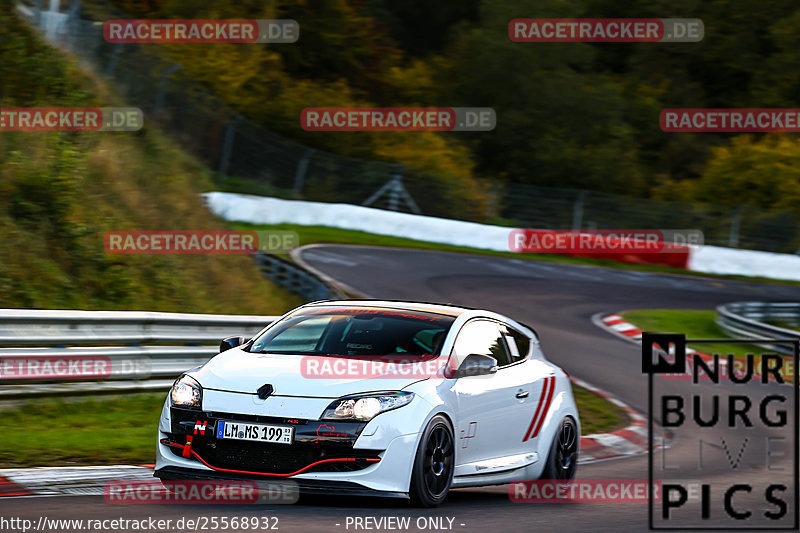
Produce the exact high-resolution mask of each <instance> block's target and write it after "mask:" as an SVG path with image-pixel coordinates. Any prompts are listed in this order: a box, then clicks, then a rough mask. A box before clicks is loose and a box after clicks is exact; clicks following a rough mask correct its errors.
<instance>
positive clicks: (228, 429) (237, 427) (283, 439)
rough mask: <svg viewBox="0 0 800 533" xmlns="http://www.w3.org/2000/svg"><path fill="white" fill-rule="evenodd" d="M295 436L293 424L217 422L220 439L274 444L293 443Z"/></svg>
mask: <svg viewBox="0 0 800 533" xmlns="http://www.w3.org/2000/svg"><path fill="white" fill-rule="evenodd" d="M293 436H294V428H293V427H292V426H274V425H271V424H249V423H247V422H231V421H230V420H220V421H219V422H218V423H217V438H218V439H237V440H250V441H256V442H271V443H274V444H291V443H292V437H293Z"/></svg>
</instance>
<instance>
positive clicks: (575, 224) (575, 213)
mask: <svg viewBox="0 0 800 533" xmlns="http://www.w3.org/2000/svg"><path fill="white" fill-rule="evenodd" d="M588 194H589V191H586V190H583V191H580V192H579V193H578V196H576V197H575V204H574V205H573V207H572V229H573V230H575V231H577V230H580V229H581V226H583V202H584V200H585V199H586V196H587V195H588Z"/></svg>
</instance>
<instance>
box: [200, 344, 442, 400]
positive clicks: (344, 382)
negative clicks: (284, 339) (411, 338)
mask: <svg viewBox="0 0 800 533" xmlns="http://www.w3.org/2000/svg"><path fill="white" fill-rule="evenodd" d="M311 359H313V360H315V362H316V364H317V365H321V364H322V363H323V362H327V363H329V364H331V365H332V364H334V363H337V361H338V363H337V364H338V365H339V367H342V366H343V365H344V364H346V363H347V362H348V359H350V360H352V359H359V358H353V357H342V356H301V355H282V354H255V353H249V352H244V351H242V350H241V349H239V348H234V349H231V350H228V351H226V352H223V353H221V354H219V355H217V356H215V357H213V358H212V359H211V360H210V361H208V362H207V363H206V364H205V365H204V366H202V367H201V368H199V369H198V370H196V371H193V372H190V375H191V376H192V377H194V378H195V379H197V381H198V382H199V383H200V385H201V386H202V387H203V388H204V389H216V390H220V391H230V392H242V393H247V394H254V393H255V392H256V391H257V390H258V388H259V387H261V386H262V385H265V384H270V385H272V386H273V390H274V392H273V395H275V396H304V397H315V398H339V397H342V396H347V395H349V394H355V393H359V392H370V391H382V390H402V389H403V388H404V387H407V386H409V385H410V384H412V383H415V382H417V381H420V380H422V379H427V378H429V377H431V376H430V375H429V374H428V373H429V369H430V368H433V367H434V366H437V367H441V366H442V365H443V362H442V360H441V359H439V358H433V359H428V361H429V363H428V364H427V365H426V366H424V367H422V366H421V365H416V367H415V366H414V365H409V364H396V365H394V366H392V365H387V366H386V367H383V368H382V369H381V370H383V372H378V373H375V372H374V371H373V370H374V368H373V367H372V366H369V368H370V369H372V370H371V371H369V372H367V373H364V372H361V371H360V369H363V368H365V367H364V366H363V364H361V363H360V361H363V360H364V359H359V366H357V367H355V368H357V369H359V371H358V372H356V373H354V374H348V373H345V376H352V377H338V376H341V375H342V374H341V373H338V372H337V373H336V376H337V377H328V376H329V375H330V374H326V373H325V372H315V371H314V369H315V368H320V366H317V367H314V366H311V365H313V364H314V363H312V361H311ZM304 360H305V362H304ZM326 368H329V367H326ZM351 368H353V367H351ZM435 375H436V374H435V373H434V376H435Z"/></svg>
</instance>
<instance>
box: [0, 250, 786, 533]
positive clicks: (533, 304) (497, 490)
mask: <svg viewBox="0 0 800 533" xmlns="http://www.w3.org/2000/svg"><path fill="white" fill-rule="evenodd" d="M301 256H302V258H303V260H304V261H305V262H307V263H308V264H309V265H311V266H313V267H314V268H315V269H317V270H319V271H321V272H323V273H325V274H326V275H328V276H330V277H332V278H334V279H336V280H339V281H341V282H343V283H345V284H347V285H348V286H350V287H351V288H353V289H355V290H357V291H359V292H361V293H363V294H365V295H367V296H370V297H377V298H387V299H414V300H423V301H437V302H451V303H454V304H460V305H466V306H470V307H479V308H486V309H490V310H495V311H498V312H501V313H504V314H507V315H509V316H511V317H513V318H516V319H518V320H520V321H522V322H525V323H527V324H529V325H531V326H533V327H534V328H535V329H536V330H537V331H538V333H539V335H540V337H541V339H542V345H543V349H544V351H545V353H546V354H547V355H548V357H549V358H550V359H551V360H553V361H554V362H556V363H558V364H559V365H561V366H562V367H563V368H565V369H566V370H567V371H568V372H569V373H570V374H571V375H573V376H575V377H577V378H580V379H583V380H586V381H588V382H590V383H592V384H593V385H596V386H598V387H600V388H602V389H604V390H606V391H608V392H611V393H613V394H615V395H616V396H618V397H619V398H620V399H622V400H623V401H625V402H627V403H628V404H629V405H631V406H633V407H634V408H636V409H638V410H640V411H643V412H645V411H646V410H647V380H646V377H645V376H644V375H642V373H641V351H640V349H639V348H638V347H637V346H636V345H634V344H633V343H630V342H628V341H625V340H623V339H620V338H618V337H615V336H613V335H610V334H609V333H608V332H606V331H604V330H602V329H600V328H599V327H597V326H596V325H594V324H593V323H592V322H591V317H592V316H593V315H594V314H596V313H599V312H609V313H611V312H617V311H622V310H626V309H638V308H687V309H712V308H713V307H714V306H716V305H718V304H721V303H725V302H732V301H738V300H762V299H763V300H775V301H777V300H797V299H798V298H800V287H798V286H787V285H777V284H775V285H772V284H761V283H752V282H741V281H727V280H716V279H710V278H702V277H694V276H675V275H664V274H653V273H643V272H635V271H625V270H614V269H605V268H596V267H585V266H574V265H563V264H556V263H542V262H534V261H526V260H521V259H511V258H498V257H492V256H480V255H464V254H452V253H441V252H432V251H415V250H401V249H389V248H385V249H384V248H373V247H356V246H315V247H309V248H306V249H304V250H303V251H302V253H301ZM657 379H659V383H658V387H663V388H664V389H663V390H665V391H669V390H671V389H673V388H680V387H685V384H682V383H680V382H669V381H665V380H660V378H657ZM723 387H724V385H723ZM783 387H786V386H783ZM717 388H719V386H718V387H717ZM659 390H660V391H661V390H662V389H659ZM680 390H685V389H680ZM789 390H790V389H789ZM724 411H725V410H724V409H723V413H724ZM792 414H793V411H791V409H790V416H791V415H792ZM153 423H154V424H155V421H153ZM55 435H56V434H55V433H54V437H55ZM743 435H744V433H742V432H741V430H739V431H738V432H737V431H736V430H732V429H728V428H721V429H720V430H719V436H720V437H722V438H726V439H727V440H728V441H729V442H730V446H731V449H732V450H733V451H734V453H735V452H736V450H738V449H739V447H740V445H741V442H742V436H743ZM760 437H761V435H760V434H759V439H755V438H754V439H752V442H753V444H752V446H753V447H752V449H748V450H747V453H746V454H744V455H743V457H744V459H743V460H742V463H741V464H740V465H739V468H738V469H732V468H731V467H728V466H726V464H725V462H724V460H723V461H722V462H721V461H719V460H717V461H713V466H709V467H708V468H707V469H706V470H704V472H703V478H702V481H703V482H707V483H710V484H711V485H712V491H713V490H715V489H714V488H716V487H727V486H730V485H732V484H735V483H741V482H743V480H746V481H748V482H751V483H752V484H753V485H754V486H756V485H758V484H759V483H766V482H767V481H768V480H769V479H770V478H772V477H778V476H779V475H780V474H772V475H770V474H767V473H765V471H764V469H763V464H762V465H761V468H760V469H757V468H751V467H750V466H751V465H749V464H746V463H748V461H749V462H753V461H752V458H753V457H756V456H759V457H760V456H763V454H764V453H765V450H764V449H763V448H764V443H763V441H762V440H760ZM696 441H697V439H693V438H692V435H690V434H685V432H681V431H680V429H679V430H678V431H677V432H676V438H675V441H674V443H673V445H672V447H671V448H670V449H669V450H668V452H667V457H668V459H666V461H667V462H668V463H669V464H670V465H672V466H678V467H679V468H680V467H686V466H687V465H694V464H695V463H696V461H697V442H696ZM709 450H710V451H707V452H706V453H707V455H708V456H709V457H712V456H713V454H714V452H715V449H714V448H709ZM716 452H717V453H718V454H719V453H721V447H719V446H716ZM751 452H752V454H753V455H752V456H750V455H749V454H750V453H751ZM723 457H724V456H723ZM717 458H719V457H717ZM762 462H763V461H762ZM677 472H679V471H677ZM579 477H580V478H590V479H620V478H625V479H628V478H630V479H646V478H647V457H646V456H637V457H631V458H625V459H617V460H610V461H604V462H599V463H593V464H589V465H584V466H582V467H581V468H579ZM674 479H683V478H681V476H680V474H679V473H676V474H675V476H674ZM759 486H760V485H759ZM714 496H715V497H716V499H715V500H714V501H713V502H712V504H711V518H710V519H709V520H708V521H707V525H709V526H714V525H717V526H723V527H726V526H729V525H730V522H727V521H725V518H724V517H722V516H720V515H721V508H722V507H721V504H720V501H721V497H720V495H719V494H716V493H715V494H714ZM783 497H784V499H785V500H786V501H787V502H788V507H789V514H790V515H791V514H792V513H793V512H794V504H793V498H794V492H793V488H792V487H791V486H789V489H788V492H786V493H785V494H783ZM735 501H736V503H737V506H740V507H741V508H746V507H749V508H750V509H752V510H753V512H754V514H759V516H760V513H761V512H763V511H764V510H768V509H772V510H774V509H775V507H774V506H773V505H771V504H765V502H764V496H763V494H762V493H758V494H756V493H755V492H754V493H753V494H752V495H751V496H747V495H741V496H736V500H735ZM42 515H44V516H47V517H49V518H69V517H72V518H93V519H94V518H97V519H101V518H117V517H136V518H143V517H147V516H152V517H155V518H172V519H173V520H176V519H178V518H181V517H198V516H212V515H213V516H227V517H234V516H236V517H241V516H265V515H271V516H277V517H278V518H279V522H278V525H279V530H280V531H298V532H300V531H304V532H305V531H307V532H317V531H319V532H322V531H325V532H331V531H333V532H336V531H367V529H354V527H353V526H352V525H350V526H349V528H348V527H347V521H346V519H347V517H348V516H349V517H356V516H358V517H367V516H369V517H384V516H405V517H409V516H410V517H411V518H412V520H411V527H410V529H409V531H417V528H416V525H415V520H416V518H417V517H449V518H452V519H453V521H452V530H456V531H475V532H477V531H493V532H496V533H501V532H505V531H564V532H567V531H628V530H630V531H645V530H647V526H648V522H647V506H646V504H641V503H638V504H633V503H624V504H623V503H604V504H598V503H570V504H567V503H558V504H530V503H512V502H511V501H510V500H509V497H508V494H507V487H492V488H484V489H461V490H457V491H454V492H452V493H451V495H450V497H449V498H448V500H447V502H446V503H445V505H444V506H443V507H441V508H439V509H436V510H433V511H428V510H419V509H413V508H409V507H407V506H405V505H404V504H399V503H394V502H391V501H382V500H378V501H371V500H366V499H362V500H359V501H352V500H348V499H344V498H337V499H334V500H332V499H314V500H301V502H300V504H298V505H293V506H272V507H265V506H258V507H256V506H233V507H222V506H192V505H160V506H154V505H108V504H106V503H105V502H104V501H103V499H102V498H101V497H90V496H76V497H60V498H27V499H25V498H22V499H11V500H7V501H0V516H4V517H9V516H13V517H22V518H27V519H30V520H33V521H34V523H35V522H36V521H37V520H38V519H39V517H40V516H42ZM692 519H696V516H695V517H692ZM786 520H789V518H788V517H787V518H786V519H784V521H783V522H781V523H780V525H783V526H786V525H790V522H787V521H786ZM443 522H444V527H447V524H448V520H447V519H445V520H444V521H443ZM692 523H694V522H692ZM758 524H763V522H758ZM776 525H777V524H776ZM373 526H374V524H373ZM372 530H375V529H372ZM10 531H11V530H10ZM53 531H58V530H53ZM176 531H186V529H181V530H178V529H176ZM229 531H230V530H229ZM251 531H252V530H251Z"/></svg>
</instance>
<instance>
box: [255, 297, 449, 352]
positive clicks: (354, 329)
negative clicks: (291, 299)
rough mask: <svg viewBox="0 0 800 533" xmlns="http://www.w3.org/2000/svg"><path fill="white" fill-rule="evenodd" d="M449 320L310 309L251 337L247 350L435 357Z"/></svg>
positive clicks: (399, 312) (408, 313)
mask: <svg viewBox="0 0 800 533" xmlns="http://www.w3.org/2000/svg"><path fill="white" fill-rule="evenodd" d="M454 320H455V317H453V316H448V315H441V314H436V313H426V312H421V311H410V310H404V309H383V308H333V309H329V308H326V309H310V310H304V311H301V312H299V313H296V314H293V315H291V316H289V317H287V318H285V319H283V320H282V321H281V322H279V323H278V324H275V326H274V327H271V328H269V329H268V330H266V331H265V332H264V333H263V334H262V335H260V336H259V337H257V338H256V339H255V340H254V342H253V345H252V347H251V348H250V351H251V352H257V353H275V354H301V355H306V354H308V355H361V356H385V355H428V354H432V355H438V354H439V352H440V350H441V348H442V344H443V343H444V338H445V336H446V335H447V332H448V330H449V329H450V326H451V325H452V324H453V321H454Z"/></svg>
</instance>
